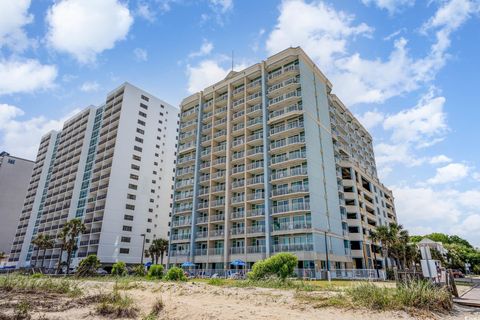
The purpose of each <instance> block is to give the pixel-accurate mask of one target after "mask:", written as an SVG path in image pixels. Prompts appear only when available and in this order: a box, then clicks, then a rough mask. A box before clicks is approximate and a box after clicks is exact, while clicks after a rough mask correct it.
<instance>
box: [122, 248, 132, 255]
mask: <svg viewBox="0 0 480 320" xmlns="http://www.w3.org/2000/svg"><path fill="white" fill-rule="evenodd" d="M120 253H122V254H129V253H130V249H128V248H120Z"/></svg>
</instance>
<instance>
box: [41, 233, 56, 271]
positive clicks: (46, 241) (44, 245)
mask: <svg viewBox="0 0 480 320" xmlns="http://www.w3.org/2000/svg"><path fill="white" fill-rule="evenodd" d="M54 245H55V239H53V238H51V237H50V236H49V235H48V234H47V235H45V236H44V237H43V240H42V242H41V243H40V246H39V249H43V256H42V265H41V267H42V268H43V264H44V263H45V253H46V252H47V249H52V248H53V246H54Z"/></svg>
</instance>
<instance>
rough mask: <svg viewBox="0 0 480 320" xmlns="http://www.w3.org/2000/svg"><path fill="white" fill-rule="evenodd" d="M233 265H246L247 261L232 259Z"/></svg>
mask: <svg viewBox="0 0 480 320" xmlns="http://www.w3.org/2000/svg"><path fill="white" fill-rule="evenodd" d="M231 265H232V266H235V267H244V266H245V265H246V263H245V262H244V261H242V260H234V261H232V263H231Z"/></svg>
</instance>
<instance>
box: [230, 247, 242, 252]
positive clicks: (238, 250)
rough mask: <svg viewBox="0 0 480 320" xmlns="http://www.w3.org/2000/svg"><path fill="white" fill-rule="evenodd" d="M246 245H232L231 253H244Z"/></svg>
mask: <svg viewBox="0 0 480 320" xmlns="http://www.w3.org/2000/svg"><path fill="white" fill-rule="evenodd" d="M244 253H245V247H231V248H230V254H244Z"/></svg>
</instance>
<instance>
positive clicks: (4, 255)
mask: <svg viewBox="0 0 480 320" xmlns="http://www.w3.org/2000/svg"><path fill="white" fill-rule="evenodd" d="M6 257H7V254H6V253H5V252H3V251H0V262H1V261H3V260H5V258H6Z"/></svg>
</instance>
